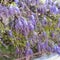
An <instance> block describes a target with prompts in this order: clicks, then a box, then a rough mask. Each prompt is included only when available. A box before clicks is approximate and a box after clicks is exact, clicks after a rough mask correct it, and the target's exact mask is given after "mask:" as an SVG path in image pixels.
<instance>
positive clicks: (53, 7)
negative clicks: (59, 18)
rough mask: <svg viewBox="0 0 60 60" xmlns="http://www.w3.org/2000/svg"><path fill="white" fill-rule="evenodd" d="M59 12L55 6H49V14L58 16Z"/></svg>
mask: <svg viewBox="0 0 60 60" xmlns="http://www.w3.org/2000/svg"><path fill="white" fill-rule="evenodd" d="M58 12H59V10H58V7H57V6H55V5H50V13H53V14H58Z"/></svg>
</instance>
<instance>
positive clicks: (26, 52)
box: [25, 48, 33, 56]
mask: <svg viewBox="0 0 60 60" xmlns="http://www.w3.org/2000/svg"><path fill="white" fill-rule="evenodd" d="M25 54H26V56H28V55H32V54H33V51H32V49H31V48H28V49H26V51H25Z"/></svg>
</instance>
